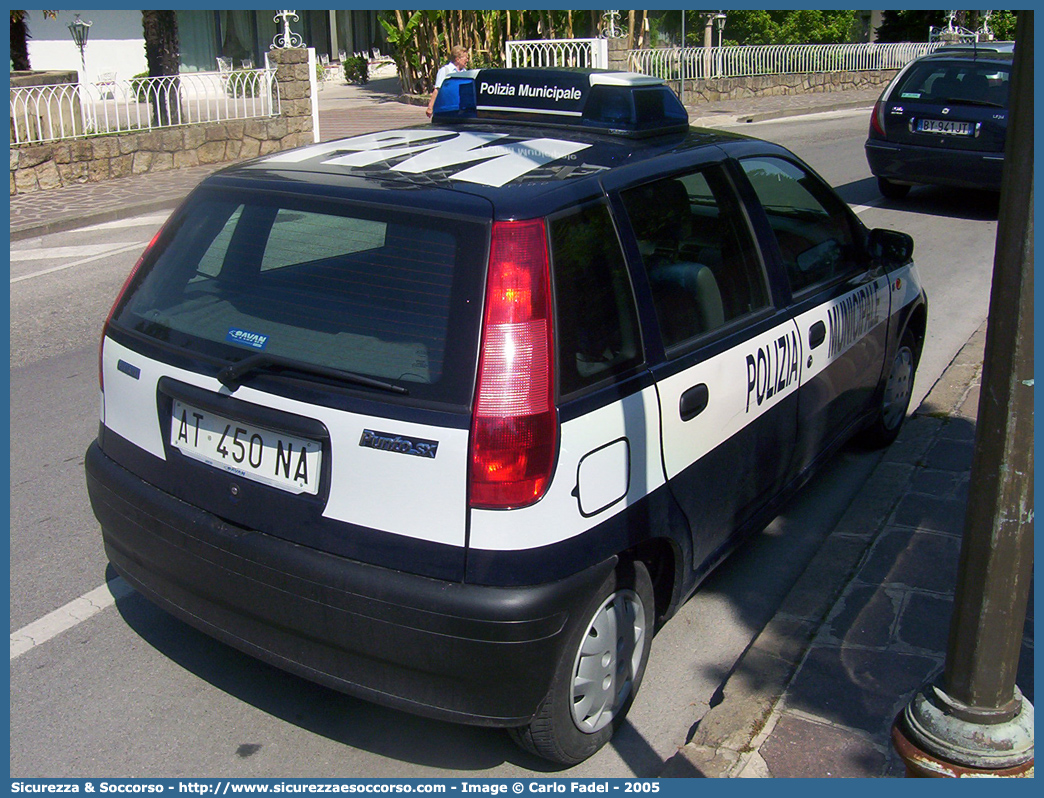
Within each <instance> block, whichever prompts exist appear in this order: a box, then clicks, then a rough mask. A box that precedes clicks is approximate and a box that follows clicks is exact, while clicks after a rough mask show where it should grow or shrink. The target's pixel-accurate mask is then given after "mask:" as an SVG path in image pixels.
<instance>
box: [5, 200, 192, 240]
mask: <svg viewBox="0 0 1044 798" xmlns="http://www.w3.org/2000/svg"><path fill="white" fill-rule="evenodd" d="M184 198H185V195H184V194H182V195H179V196H171V197H165V198H162V199H155V200H147V201H144V202H139V203H134V204H133V205H120V206H118V207H115V208H107V209H104V210H99V211H93V212H90V211H88V212H79V213H77V214H76V215H75V216H64V217H58V218H56V219H50V220H49V221H46V222H30V223H29V224H23V225H19V226H15V227H12V228H11V235H10V240H11V241H24V240H25V239H27V238H37V237H38V236H45V235H50V234H51V233H64V232H66V231H68V230H79V229H81V228H83V227H91V226H92V225H96V224H104V223H105V222H115V221H117V220H119V219H126V218H127V217H129V216H137V215H138V214H142V213H151V212H152V211H163V210H174V208H176V207H177V206H178V203H179V202H181V200H182V199H184Z"/></svg>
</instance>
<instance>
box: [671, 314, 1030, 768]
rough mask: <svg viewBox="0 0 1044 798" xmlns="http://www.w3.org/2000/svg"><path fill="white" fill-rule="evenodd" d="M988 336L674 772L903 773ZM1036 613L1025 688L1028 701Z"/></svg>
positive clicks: (893, 455) (926, 409)
mask: <svg viewBox="0 0 1044 798" xmlns="http://www.w3.org/2000/svg"><path fill="white" fill-rule="evenodd" d="M985 334H986V333H985V325H983V327H982V328H981V329H980V330H979V331H978V332H976V333H975V335H973V336H972V337H971V339H969V341H968V343H967V344H966V345H965V346H964V347H963V348H962V349H961V351H960V352H959V353H958V355H957V357H956V358H955V359H954V360H953V362H952V363H951V364H950V366H949V367H948V368H947V369H946V371H945V372H944V373H943V375H942V376H941V377H940V378H939V380H938V382H937V383H936V384H935V386H934V387H933V388H932V390H931V391H930V392H929V394H928V396H927V397H926V398H925V400H924V402H923V403H922V404H921V406H920V407H919V408H918V410H917V411H916V413H915V414H914V415H913V416H912V417H911V418H909V419H908V420H907V423H906V425H905V426H904V427H903V430H902V431H901V433H900V435H899V438H898V440H897V441H896V442H895V443H894V444H893V445H892V446H891V447H890V448H889V450H888V451H887V452H886V454H885V456H884V458H883V459H882V460H881V462H880V463H879V465H878V466H877V468H876V469H875V471H874V472H873V474H872V475H871V477H870V479H869V480H868V481H867V483H866V485H865V486H864V488H863V490H862V491H861V492H860V494H859V496H858V497H857V498H856V499H855V501H854V502H853V503H852V505H851V506H850V507H849V509H848V510H847V512H846V513H845V515H844V516H843V518H842V520H841V522H840V523H839V524H838V526H837V528H836V529H835V530H834V531H833V532H832V533H831V535H830V537H829V538H828V539H827V540H826V542H825V543H824V545H823V547H822V549H821V550H820V551H819V553H818V554H817V555H816V557H815V558H814V559H813V560H812V562H811V563H810V564H809V566H808V568H807V569H806V570H805V572H804V574H803V575H802V576H801V577H800V578H799V580H798V582H797V583H796V584H795V586H794V588H793V589H792V590H791V592H790V594H789V595H788V596H787V598H786V599H785V600H784V602H783V604H782V605H781V606H780V608H779V610H778V611H777V613H776V615H775V617H774V618H773V619H772V620H771V621H770V622H769V623H768V624H767V625H766V627H765V629H764V630H762V632H761V633H760V634H759V635H758V637H757V638H756V639H755V641H754V643H753V644H752V645H751V647H750V648H749V649H748V650H747V652H746V653H745V654H744V656H743V657H742V659H741V660H740V662H739V663H737V666H736V667H735V668H734V670H733V672H732V674H731V675H730V677H729V679H728V681H727V682H726V684H725V686H724V689H723V699H722V701H721V703H719V704H718V705H717V706H715V707H713V708H712V709H711V710H710V711H708V713H707V714H706V715H705V716H704V717H703V718H702V719H701V721H700V722H699V724H698V725H697V727H696V730H695V732H694V734H693V737H692V741H691V742H690V743H689V744H688V745H686V746H685V747H684V748H682V749H681V750H680V751H679V752H678V754H677V755H675V756H674V757H673V758H672V759H671V760H669V761H668V763H667V765H666V767H665V769H664V771H663V776H664V777H740V778H758V777H760V778H765V777H801V778H821V777H894V778H900V777H902V776H904V774H905V768H904V766H903V764H902V762H901V761H900V760H899V759H898V757H897V756H896V755H895V753H894V752H893V750H892V747H891V743H890V738H889V733H890V729H891V724H892V721H893V720H894V718H895V716H896V714H897V713H898V712H899V711H900V710H901V709H902V708H903V707H904V706H905V705H906V704H907V702H908V701H909V700H910V699H911V697H912V696H913V694H914V692H915V691H916V690H917V689H918V688H919V687H920V686H921V685H922V684H924V683H926V682H927V681H929V680H930V679H934V678H935V677H936V676H937V675H938V674H939V673H941V671H942V667H943V664H944V661H945V652H946V645H947V635H948V630H949V618H950V614H951V609H952V603H953V591H954V585H955V581H956V574H957V561H958V555H959V552H960V541H961V535H962V532H963V524H964V510H965V506H966V504H967V498H968V485H969V471H970V469H971V460H972V451H973V448H974V441H975V421H976V413H977V411H978V403H979V387H980V376H981V370H982V357H983V348H984V343H985ZM1029 606H1030V611H1029V618H1027V622H1026V627H1025V632H1024V637H1023V650H1022V659H1021V661H1020V665H1019V672H1018V684H1019V686H1020V688H1021V689H1022V691H1023V693H1024V694H1025V696H1026V697H1027V698H1028V699H1029V701H1030V702H1031V703H1032V701H1033V610H1032V607H1033V599H1032V595H1031V597H1030V602H1029Z"/></svg>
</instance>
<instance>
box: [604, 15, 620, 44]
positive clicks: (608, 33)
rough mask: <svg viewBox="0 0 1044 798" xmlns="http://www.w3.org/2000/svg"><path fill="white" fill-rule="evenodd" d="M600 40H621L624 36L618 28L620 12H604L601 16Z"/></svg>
mask: <svg viewBox="0 0 1044 798" xmlns="http://www.w3.org/2000/svg"><path fill="white" fill-rule="evenodd" d="M602 23H603V24H602V38H604V39H622V38H623V36H624V31H623V28H622V27H620V12H619V11H606V12H605V13H604V14H602Z"/></svg>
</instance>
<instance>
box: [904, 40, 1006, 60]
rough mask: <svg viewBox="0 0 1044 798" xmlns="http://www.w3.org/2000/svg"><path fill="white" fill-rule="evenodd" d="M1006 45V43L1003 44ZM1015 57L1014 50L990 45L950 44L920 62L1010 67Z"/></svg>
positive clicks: (923, 57)
mask: <svg viewBox="0 0 1044 798" xmlns="http://www.w3.org/2000/svg"><path fill="white" fill-rule="evenodd" d="M1002 44H1004V43H1002ZM1014 55H1015V51H1014V48H1004V47H999V46H997V45H990V44H980V45H974V44H960V45H957V44H950V45H945V46H943V47H940V48H939V49H938V50H936V51H935V52H932V53H929V54H928V55H924V56H921V57H920V58H918V59H917V60H918V61H990V62H996V63H999V64H1007V65H1010V64H1011V62H1012V60H1013V58H1014Z"/></svg>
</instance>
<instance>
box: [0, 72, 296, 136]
mask: <svg viewBox="0 0 1044 798" xmlns="http://www.w3.org/2000/svg"><path fill="white" fill-rule="evenodd" d="M279 113H280V104H279V92H278V91H277V84H276V79H275V72H274V71H272V70H265V69H242V70H236V71H232V72H192V73H185V74H181V75H172V76H169V77H159V78H148V77H146V78H133V79H131V80H103V81H101V82H98V83H79V84H77V83H63V84H54V85H47V86H20V87H14V86H13V87H11V143H12V144H25V143H37V142H45V141H57V140H60V139H68V138H77V137H80V136H90V135H102V134H106V133H122V132H127V131H132V130H156V129H158V128H165V127H173V126H175V125H189V124H198V123H201V122H224V121H229V120H233V119H255V118H258V117H269V116H278V115H279Z"/></svg>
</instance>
